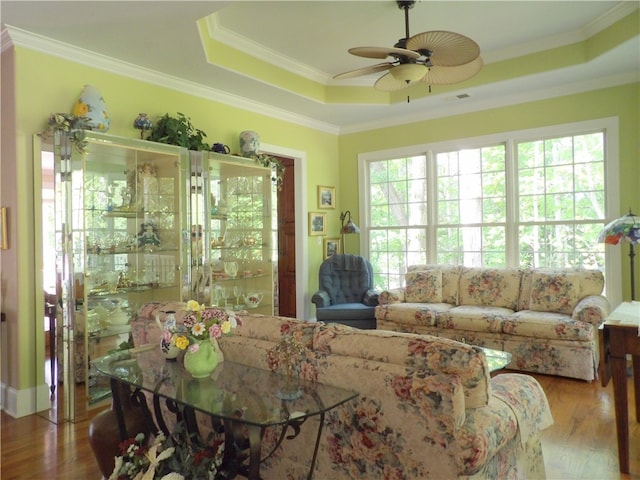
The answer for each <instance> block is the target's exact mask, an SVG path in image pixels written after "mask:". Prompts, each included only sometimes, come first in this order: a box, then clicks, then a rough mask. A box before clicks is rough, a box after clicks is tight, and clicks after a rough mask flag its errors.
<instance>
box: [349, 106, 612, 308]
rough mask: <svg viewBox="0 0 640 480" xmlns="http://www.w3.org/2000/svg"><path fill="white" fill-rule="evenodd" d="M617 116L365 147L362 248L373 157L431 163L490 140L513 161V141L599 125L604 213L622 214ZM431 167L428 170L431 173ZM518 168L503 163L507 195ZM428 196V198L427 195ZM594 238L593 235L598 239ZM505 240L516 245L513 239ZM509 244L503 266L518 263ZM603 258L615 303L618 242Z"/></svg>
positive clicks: (511, 232)
mask: <svg viewBox="0 0 640 480" xmlns="http://www.w3.org/2000/svg"><path fill="white" fill-rule="evenodd" d="M618 123H619V122H618V117H607V118H601V119H595V120H587V121H583V122H574V123H568V124H562V125H551V126H546V127H539V128H533V129H527V130H515V131H509V132H504V133H498V134H491V135H484V136H478V137H470V138H462V139H454V140H448V141H443V142H434V143H426V144H418V145H410V146H404V147H400V148H393V149H387V150H378V151H373V152H364V153H360V154H359V155H358V184H359V185H360V188H359V204H360V208H359V215H358V218H359V219H360V252H361V254H362V255H364V256H366V257H369V256H370V252H369V240H370V238H369V235H370V230H371V229H370V225H371V219H370V218H369V211H370V208H369V206H370V205H369V196H368V191H369V169H368V163H369V162H373V161H381V160H389V159H393V158H402V157H410V156H415V155H427V158H428V160H429V162H430V164H433V163H434V162H432V161H431V160H432V159H433V157H434V156H435V155H436V154H437V153H442V152H450V151H453V150H463V149H467V148H481V147H484V146H486V145H489V144H497V143H504V144H505V145H506V149H505V155H506V158H507V164H508V165H509V164H512V162H511V159H513V158H514V157H515V155H516V148H517V144H518V143H520V142H527V141H534V140H540V139H546V138H557V137H563V136H571V135H581V134H584V133H587V132H594V131H598V130H602V131H603V132H604V170H605V172H604V175H605V190H606V191H605V212H606V213H605V215H606V218H607V219H608V220H612V219H615V218H618V217H620V216H621V215H622V213H624V212H622V213H621V211H620V198H619V196H618V192H619V185H620V174H619V148H618V146H619V125H618ZM432 173H435V172H430V174H432ZM516 175H517V171H515V169H512V168H507V198H509V197H511V198H514V193H515V192H513V189H515V188H516V181H515V180H516ZM429 200H431V199H429ZM428 205H429V206H428V208H430V209H434V208H436V205H435V203H433V202H431V201H430V202H429V204H428ZM516 215H517V212H516V209H515V208H513V207H509V206H508V207H507V231H506V235H507V236H511V237H512V238H511V240H514V238H513V237H515V235H517V231H516V230H517V229H516V228H514V227H515V225H516V224H517V222H518V219H517V218H516ZM596 241H597V239H594V242H596ZM435 243H436V238H435V232H434V233H432V234H429V235H428V236H427V252H428V254H427V255H428V256H427V258H428V261H429V262H431V263H433V262H435V258H430V257H431V256H432V253H431V252H435V248H436V245H435ZM508 244H512V245H515V246H516V247H517V242H515V241H512V242H508ZM516 247H514V248H511V249H508V250H507V252H506V260H507V265H512V266H516V265H518V263H519V253H518V251H517V248H516ZM605 262H606V266H605V268H606V272H605V277H606V285H605V295H606V296H607V298H608V300H609V302H610V303H611V305H612V306H616V305H618V304H619V303H620V302H621V301H622V268H621V263H622V262H621V252H620V246H619V245H605Z"/></svg>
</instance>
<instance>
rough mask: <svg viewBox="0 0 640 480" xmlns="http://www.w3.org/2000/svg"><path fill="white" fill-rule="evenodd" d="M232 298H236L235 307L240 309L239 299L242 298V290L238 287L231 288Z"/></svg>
mask: <svg viewBox="0 0 640 480" xmlns="http://www.w3.org/2000/svg"><path fill="white" fill-rule="evenodd" d="M233 296H234V297H235V298H236V307H240V306H241V305H240V298H241V297H242V289H241V288H240V287H239V286H237V285H236V286H235V287H233Z"/></svg>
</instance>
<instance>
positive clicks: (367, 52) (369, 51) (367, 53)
mask: <svg viewBox="0 0 640 480" xmlns="http://www.w3.org/2000/svg"><path fill="white" fill-rule="evenodd" d="M348 52H349V53H350V54H351V55H356V56H358V57H365V58H387V57H396V58H398V57H406V58H411V59H415V58H419V57H420V54H419V53H417V52H414V51H412V50H407V49H405V48H396V47H354V48H350V49H349V50H348Z"/></svg>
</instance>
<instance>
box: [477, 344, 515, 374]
mask: <svg viewBox="0 0 640 480" xmlns="http://www.w3.org/2000/svg"><path fill="white" fill-rule="evenodd" d="M480 348H482V350H483V351H484V354H485V356H486V357H487V363H488V364H489V371H490V372H495V371H496V370H500V369H503V368H504V367H506V366H507V365H509V363H511V354H510V353H509V352H503V351H502V350H493V349H492V348H485V347H480Z"/></svg>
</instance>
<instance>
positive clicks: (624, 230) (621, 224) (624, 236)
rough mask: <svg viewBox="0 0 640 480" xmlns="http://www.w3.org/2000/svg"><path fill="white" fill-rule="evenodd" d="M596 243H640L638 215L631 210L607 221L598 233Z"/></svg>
mask: <svg viewBox="0 0 640 480" xmlns="http://www.w3.org/2000/svg"><path fill="white" fill-rule="evenodd" d="M598 243H608V244H610V245H618V244H619V243H630V244H632V245H637V244H638V243H640V217H637V216H636V215H634V214H633V213H631V210H629V213H627V214H626V215H625V216H623V217H620V218H617V219H615V220H614V221H612V222H610V223H608V224H607V225H606V226H605V227H604V228H603V229H602V231H601V232H600V235H598Z"/></svg>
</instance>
